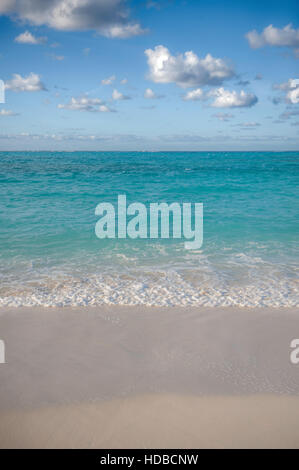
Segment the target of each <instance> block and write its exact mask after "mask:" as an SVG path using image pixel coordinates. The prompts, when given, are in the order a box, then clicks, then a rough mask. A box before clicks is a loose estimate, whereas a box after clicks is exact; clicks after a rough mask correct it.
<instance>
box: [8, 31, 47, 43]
mask: <svg viewBox="0 0 299 470" xmlns="http://www.w3.org/2000/svg"><path fill="white" fill-rule="evenodd" d="M15 42H18V43H20V44H45V42H47V38H46V37H36V36H33V34H31V33H30V31H25V32H24V33H22V34H19V36H17V37H16V38H15Z"/></svg>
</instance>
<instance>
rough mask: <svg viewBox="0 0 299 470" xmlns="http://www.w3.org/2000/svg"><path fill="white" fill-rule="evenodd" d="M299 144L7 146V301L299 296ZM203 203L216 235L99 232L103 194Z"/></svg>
mask: <svg viewBox="0 0 299 470" xmlns="http://www.w3.org/2000/svg"><path fill="white" fill-rule="evenodd" d="M298 170H299V152H272V153H271V152H215V153H213V152H157V153H149V152H0V305H1V306H33V305H44V306H53V307H54V306H66V305H73V306H78V305H101V304H125V305H149V306H150V305H154V306H163V305H165V306H168V305H169V306H176V305H190V306H246V307H256V306H272V307H291V306H292V307H293V306H297V305H298V242H297V239H298V174H299V171H298ZM119 194H126V196H127V200H128V203H130V202H134V201H138V202H143V203H144V204H146V205H148V204H149V203H150V202H168V203H171V202H180V203H182V202H193V203H194V202H202V203H203V205H204V241H203V245H202V247H201V248H200V249H199V250H194V251H190V250H186V249H185V248H184V239H182V240H174V239H169V240H162V239H155V240H151V239H137V240H132V239H115V240H111V239H105V240H100V239H98V238H97V237H96V236H95V224H96V222H97V220H98V219H99V217H98V216H96V215H95V207H96V206H97V204H98V203H100V202H105V201H106V202H112V203H113V204H116V202H117V196H118V195H119Z"/></svg>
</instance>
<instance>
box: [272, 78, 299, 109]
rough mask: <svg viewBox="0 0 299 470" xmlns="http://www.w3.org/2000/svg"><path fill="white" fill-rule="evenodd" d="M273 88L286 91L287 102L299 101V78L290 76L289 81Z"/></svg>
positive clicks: (296, 102)
mask: <svg viewBox="0 0 299 470" xmlns="http://www.w3.org/2000/svg"><path fill="white" fill-rule="evenodd" d="M273 88H274V89H276V90H282V91H285V92H286V95H285V100H286V102H287V103H289V104H298V103H299V79H298V78H290V79H289V80H288V81H287V82H284V83H279V84H277V85H274V86H273ZM274 99H275V98H274ZM278 99H279V98H278Z"/></svg>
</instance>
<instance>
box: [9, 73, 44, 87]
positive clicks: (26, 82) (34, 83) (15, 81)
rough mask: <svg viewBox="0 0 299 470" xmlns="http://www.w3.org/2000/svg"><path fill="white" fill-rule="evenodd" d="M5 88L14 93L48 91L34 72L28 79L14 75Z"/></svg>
mask: <svg viewBox="0 0 299 470" xmlns="http://www.w3.org/2000/svg"><path fill="white" fill-rule="evenodd" d="M5 88H6V89H7V90H13V91H41V90H46V88H45V85H44V84H43V83H42V81H41V79H40V76H39V75H37V74H36V73H33V72H31V73H30V74H29V75H28V76H27V77H22V76H21V75H19V74H18V73H15V74H13V78H12V79H11V80H8V81H7V82H6V83H5Z"/></svg>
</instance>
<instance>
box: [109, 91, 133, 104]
mask: <svg viewBox="0 0 299 470" xmlns="http://www.w3.org/2000/svg"><path fill="white" fill-rule="evenodd" d="M112 99H113V100H114V101H124V100H130V99H131V98H130V96H127V95H123V94H122V93H121V92H120V91H118V90H116V89H114V90H113V92H112Z"/></svg>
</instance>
